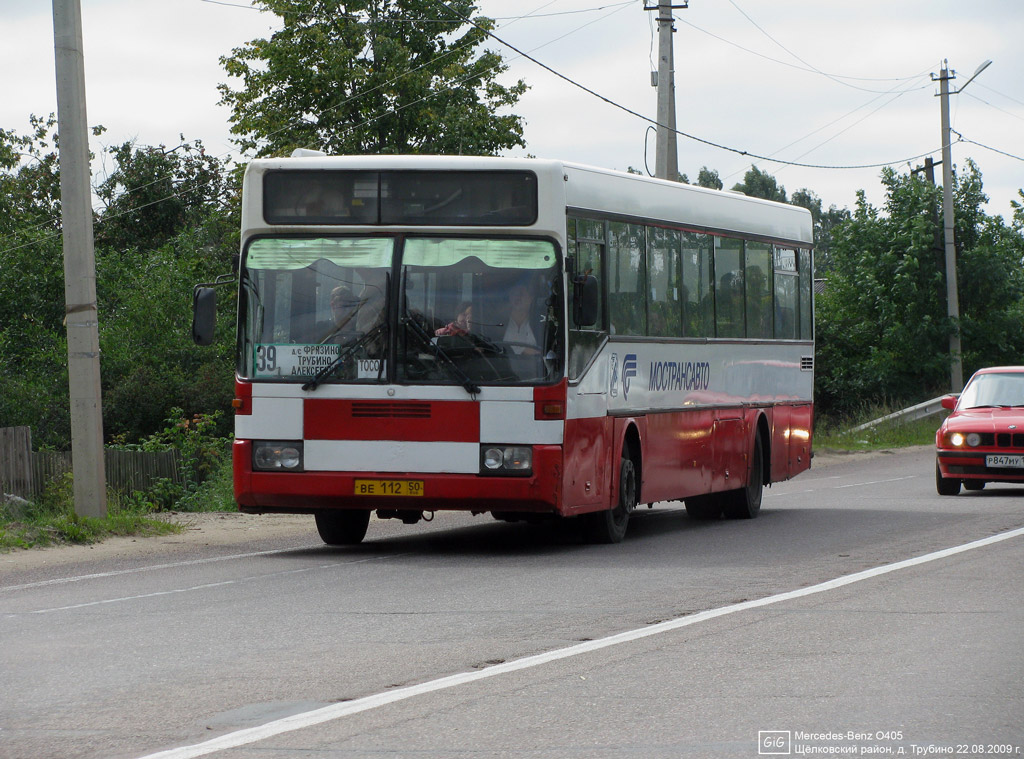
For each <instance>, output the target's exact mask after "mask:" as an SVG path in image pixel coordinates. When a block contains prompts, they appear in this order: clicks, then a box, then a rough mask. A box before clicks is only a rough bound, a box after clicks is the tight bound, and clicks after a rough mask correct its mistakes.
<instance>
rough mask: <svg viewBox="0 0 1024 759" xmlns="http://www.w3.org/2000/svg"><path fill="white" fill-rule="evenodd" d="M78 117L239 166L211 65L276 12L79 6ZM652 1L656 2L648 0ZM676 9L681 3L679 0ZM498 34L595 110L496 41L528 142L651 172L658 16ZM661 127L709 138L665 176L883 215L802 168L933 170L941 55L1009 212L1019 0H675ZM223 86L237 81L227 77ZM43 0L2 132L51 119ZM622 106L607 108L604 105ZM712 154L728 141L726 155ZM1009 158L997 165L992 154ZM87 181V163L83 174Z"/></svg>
mask: <svg viewBox="0 0 1024 759" xmlns="http://www.w3.org/2000/svg"><path fill="white" fill-rule="evenodd" d="M80 1H81V6H82V14H83V19H84V45H85V67H86V88H87V96H88V119H89V123H90V124H102V125H103V126H105V127H106V128H107V131H106V133H105V134H103V135H102V136H100V137H99V138H94V139H93V143H92V148H93V150H94V152H96V153H101V152H102V149H103V147H104V146H106V145H117V144H120V143H122V142H124V141H126V140H131V139H135V140H138V142H139V143H141V144H165V145H169V146H170V145H175V144H177V143H178V141H179V135H180V134H184V136H185V138H186V139H187V140H190V141H191V140H195V139H200V140H202V141H203V143H204V144H205V145H206V146H207V148H208V150H210V151H211V152H213V153H215V154H217V155H222V156H225V157H226V156H229V155H231V156H233V157H236V158H237V157H238V156H237V154H236V153H235V151H234V150H233V146H232V143H231V135H230V133H229V131H228V129H229V122H228V116H229V114H228V111H227V109H225V108H224V107H221V106H218V105H217V101H218V99H219V97H218V92H217V89H216V86H217V84H218V83H220V82H224V81H226V79H227V77H226V75H225V74H224V72H223V69H222V68H221V67H220V64H219V63H218V58H219V56H221V55H225V54H229V53H230V52H231V50H232V49H233V48H234V47H237V46H239V45H241V44H243V43H245V42H247V41H249V40H252V39H255V38H257V37H263V36H268V35H269V34H270V33H272V31H273V29H274V28H275V17H273V16H271V15H269V14H265V13H260V12H257V11H254V10H252V9H251V8H250V7H248V5H249V3H248V1H247V0H218V1H217V2H214V1H213V0H80ZM649 2H651V3H654V2H655V0H649ZM676 3H677V4H680V3H681V0H676ZM478 5H479V7H480V10H481V12H482V13H483V14H484V15H487V16H490V17H492V18H496V19H498V28H497V29H496V30H495V31H496V34H497V35H498V36H499V37H500V38H502V39H503V40H505V41H507V42H509V43H511V44H512V45H514V46H515V47H517V48H519V49H520V50H522V51H524V52H526V53H528V54H530V55H532V56H533V57H535V58H537V59H538V60H540V61H542V62H543V63H545V64H546V65H548V66H550V67H551V68H553V69H555V70H556V71H558V72H559V73H561V74H563V75H564V76H565V77H567V78H568V79H571V80H574V81H576V82H579V83H580V84H582V85H584V86H586V87H587V88H589V89H591V90H594V91H596V92H597V93H599V94H600V95H602V96H603V97H604V98H607V100H609V101H612V103H614V104H616V105H612V104H609V103H607V102H604V101H602V100H601V99H598V98H597V97H595V96H594V95H592V94H588V93H586V92H584V91H583V90H581V89H578V88H577V87H575V86H573V85H572V84H570V83H568V82H566V81H564V80H562V79H560V78H559V77H557V76H555V75H553V74H551V73H549V72H548V71H545V70H544V69H543V68H540V67H539V66H537V65H536V64H535V63H533V62H531V61H529V60H527V59H525V58H521V57H519V56H518V55H517V54H516V53H514V52H512V51H511V50H509V49H507V48H503V47H502V46H501V45H500V44H499V43H498V42H493V41H492V42H491V43H489V44H488V47H489V48H490V49H494V50H497V51H499V52H501V53H502V54H504V55H505V56H506V58H507V59H508V61H509V63H510V70H509V72H508V74H507V75H506V76H507V78H509V79H512V80H514V79H516V78H522V79H524V80H526V82H527V83H528V84H529V85H530V87H531V89H530V91H529V92H528V93H527V94H526V95H525V96H524V97H523V98H522V100H521V101H520V104H519V106H518V107H517V108H516V112H517V113H519V114H520V115H522V116H523V117H524V118H525V120H526V134H525V137H526V141H527V148H526V149H525V150H517V151H515V154H520V155H521V154H525V153H529V154H532V155H536V156H538V157H543V158H560V159H565V160H571V161H575V162H581V163H588V164H593V165H597V166H606V167H610V168H618V169H625V168H627V167H630V166H632V167H635V168H637V169H641V170H642V169H643V167H644V165H645V161H646V164H647V166H649V167H650V169H651V170H652V171H653V169H654V136H653V133H651V134H650V135H648V134H647V133H648V122H646V121H643V120H642V119H640V118H638V117H636V116H633V115H630V114H629V113H627V112H626V111H625V110H623V109H622V108H625V109H629V110H632V111H636V112H638V113H640V114H643V115H645V116H648V117H649V118H652V119H653V118H654V117H655V116H656V95H655V90H654V89H653V88H652V87H651V74H650V72H651V70H652V68H655V67H656V61H657V34H656V29H655V24H654V18H653V17H654V16H655V15H656V14H654V13H650V12H645V11H644V9H643V2H642V0H631V1H630V2H621V0H479V2H478ZM675 14H676V17H677V23H676V29H677V31H676V34H675V35H674V41H675V60H676V104H677V127H678V128H679V129H680V130H681V131H683V132H686V133H687V134H689V135H693V136H695V137H698V138H701V139H703V140H706V141H708V142H712V143H716V144H718V145H720V146H723V147H721V148H716V147H711V146H708V145H705V144H702V143H700V142H697V141H695V140H691V139H687V138H685V137H680V138H679V170H680V171H681V172H683V173H685V174H688V175H689V177H690V178H691V180H693V181H696V177H697V173H698V172H699V171H700V168H701V167H702V166H708V167H709V168H711V169H716V170H717V171H718V172H719V173H720V175H721V177H722V179H723V181H724V182H725V185H726V187H731V186H732V185H733V184H735V183H736V182H739V181H742V179H743V174H744V172H745V171H746V170H747V169H748V168H749V167H750V165H751V163H756V164H757V165H758V167H759V168H760V169H762V170H764V171H767V172H769V173H771V174H773V175H774V176H775V177H776V179H777V180H778V182H779V183H780V184H782V185H784V186H785V188H786V191H787V192H788V193H789V194H792V193H793V192H794V191H795V190H798V189H801V188H809V189H811V190H812V191H814V192H816V193H817V194H818V195H819V196H820V197H821V198H822V200H823V201H824V202H825V204H826V206H827V205H837V206H840V207H843V206H846V207H850V208H852V207H853V205H854V203H855V202H856V193H857V191H858V190H864V191H865V192H866V193H867V196H868V199H869V201H870V202H872V203H873V204H874V205H876V206H879V205H881V203H882V202H883V200H884V196H883V193H882V189H881V185H880V182H879V175H880V171H881V170H880V169H879V168H864V169H842V168H807V167H800V166H792V165H786V164H783V163H775V162H772V161H766V160H753V159H751V157H750V156H749V155H746V156H745V155H741V154H740V153H739V152H734V151H746V152H747V153H748V154H757V155H761V156H769V157H772V158H777V159H780V160H782V161H789V162H793V163H799V164H813V165H816V166H824V167H846V166H860V165H870V164H880V163H892V164H893V165H894V166H895V167H896V168H897V169H899V170H901V171H906V170H908V160H910V161H911V162H912V163H913V164H914V165H920V164H921V163H922V162H923V158H922V157H921V156H923V154H927V153H932V154H934V156H935V158H936V160H938V159H939V150H940V148H941V141H942V135H941V128H940V115H939V99H938V98H937V97H935V93H936V92H937V91H938V86H937V84H936V83H934V82H933V81H932V80H931V77H930V74H938V72H939V70H940V68H941V65H942V61H943V59H948V61H949V66H950V68H951V69H953V70H954V71H955V72H956V75H957V79H956V80H955V81H954V82H953V83H952V84H953V87H954V88H956V87H959V86H960V85H962V84H963V83H965V82H966V81H967V79H969V78H970V76H971V74H972V73H973V72H974V71H975V69H976V68H977V67H978V66H979V64H981V63H982V62H983V61H985V60H988V59H991V60H992V61H993V63H992V65H991V66H990V67H989V68H988V69H987V70H985V71H984V72H983V73H982V74H981V75H980V76H979V77H978V78H977V79H975V80H974V81H973V82H971V83H970V85H969V86H968V87H967V88H966V89H965V90H964V92H962V93H960V94H957V95H954V96H953V97H952V98H951V113H952V126H953V128H954V129H955V130H957V132H959V133H960V134H962V136H963V138H964V140H969V141H971V142H960V143H959V144H956V145H954V147H953V161H954V164H957V165H962V164H963V162H964V160H965V159H966V158H968V157H970V158H973V159H974V160H975V161H976V162H977V163H978V165H979V167H980V169H981V171H982V175H983V179H984V185H985V191H986V192H987V194H988V195H989V197H990V198H991V201H990V203H989V206H988V210H989V212H990V213H995V214H1002V215H1003V216H1004V217H1006V218H1007V219H1008V218H1009V216H1010V214H1011V208H1010V201H1011V200H1014V199H1019V198H1018V195H1017V191H1018V190H1019V189H1021V188H1022V187H1024V161H1022V158H1024V42H1022V40H1024V2H1021V0H970V2H962V1H961V2H953V1H952V0H860V1H859V2H836V1H835V0H770V1H769V0H691V2H690V7H689V8H688V9H685V10H676V11H675ZM234 86H237V83H234ZM54 93H55V84H54V73H53V27H52V17H51V4H50V2H46V1H45V0H0V95H2V96H0V129H14V130H15V131H16V132H18V133H24V132H26V131H27V130H28V117H29V114H31V113H35V114H47V113H50V112H51V111H55V110H56V96H55V94H54ZM617 105H618V106H622V108H619V107H616V106H617ZM724 148H730V149H731V150H727V149H724ZM1005 154H1009V155H1005ZM96 170H97V171H99V172H101V171H102V167H101V166H98V167H97V168H96Z"/></svg>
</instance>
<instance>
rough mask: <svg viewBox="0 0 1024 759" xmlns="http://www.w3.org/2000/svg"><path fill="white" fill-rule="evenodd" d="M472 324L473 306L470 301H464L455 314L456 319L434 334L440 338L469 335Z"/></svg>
mask: <svg viewBox="0 0 1024 759" xmlns="http://www.w3.org/2000/svg"><path fill="white" fill-rule="evenodd" d="M472 322H473V304H472V303H470V302H469V301H463V302H462V303H460V304H459V307H458V309H457V310H456V312H455V319H454V320H453V321H450V322H448V324H446V325H445V326H443V327H440V328H439V329H437V330H436V331H435V332H434V334H435V335H437V336H439V337H440V336H445V335H468V334H469V330H470V326H471V324H472ZM435 323H436V322H435Z"/></svg>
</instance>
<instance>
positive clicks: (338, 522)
mask: <svg viewBox="0 0 1024 759" xmlns="http://www.w3.org/2000/svg"><path fill="white" fill-rule="evenodd" d="M369 525H370V512H369V511H368V510H366V509H351V510H350V509H341V510H338V511H318V512H317V513H316V531H317V532H319V533H320V539H321V540H322V541H324V543H326V544H327V545H329V546H354V545H357V544H358V543H361V542H362V541H363V538H364V537H366V529H367V527H369Z"/></svg>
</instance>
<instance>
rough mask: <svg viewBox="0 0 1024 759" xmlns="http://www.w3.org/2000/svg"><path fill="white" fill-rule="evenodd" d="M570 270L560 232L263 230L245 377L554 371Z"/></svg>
mask: <svg viewBox="0 0 1024 759" xmlns="http://www.w3.org/2000/svg"><path fill="white" fill-rule="evenodd" d="M395 271H398V272H400V276H398V277H397V278H396V277H392V272H395ZM559 272H560V267H559V266H558V265H557V255H556V252H555V246H554V244H553V243H552V242H551V241H549V240H516V239H507V238H500V239H477V238H473V239H469V238H439V237H408V238H404V240H403V239H400V238H395V237H384V236H381V237H362V238H358V237H323V238H310V237H277V238H274V237H264V238H258V239H255V240H253V241H252V242H251V243H250V245H249V246H248V248H247V251H246V256H245V260H244V263H243V270H242V278H241V279H242V287H241V290H240V292H241V303H240V304H239V306H240V314H241V323H240V341H241V344H240V348H241V349H240V351H239V367H238V369H239V375H240V376H242V377H243V378H249V379H257V380H259V379H274V380H283V381H295V382H301V383H304V384H305V385H306V386H307V388H308V389H312V388H314V387H316V386H317V385H319V384H322V383H339V382H340V383H381V382H400V383H403V384H415V383H428V384H447V385H451V384H456V385H463V386H465V387H467V389H469V388H471V387H474V386H476V385H486V384H536V383H540V382H551V381H555V380H557V379H558V378H559V377H560V376H561V372H562V365H563V361H562V354H563V353H564V346H563V345H562V336H561V332H560V330H561V327H560V325H561V313H562V303H561V298H560V295H559V293H560V287H561V282H560V280H559V279H558V277H559ZM393 305H394V307H393ZM395 325H398V328H397V329H396V328H395Z"/></svg>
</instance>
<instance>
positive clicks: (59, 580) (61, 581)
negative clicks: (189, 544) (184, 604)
mask: <svg viewBox="0 0 1024 759" xmlns="http://www.w3.org/2000/svg"><path fill="white" fill-rule="evenodd" d="M319 545H320V544H319V543H317V544H316V545H312V544H311V545H308V546H295V547H293V548H276V549H274V550H273V551H253V552H252V553H235V554H231V555H229V556H212V557H210V558H207V559H189V560H187V561H172V562H170V563H169V564H150V565H148V566H145V567H136V568H134V569H118V570H116V571H112V572H96V573H94V574H88V575H72V576H70V577H55V578H53V579H52V580H40V581H38V582H27V583H25V584H24V585H7V586H0V593H2V592H4V591H8V590H26V589H28V588H44V587H46V586H47V585H66V584H68V583H72V582H82V581H83V580H96V579H102V578H104V577H120V576H121V575H130V574H135V573H137V572H152V571H154V570H157V569H174V568H175V567H193V566H198V565H199V564H212V563H214V562H217V561H232V560H234V559H249V558H252V557H254V556H272V555H273V554H276V553H288V552H289V551H302V550H306V549H310V548H316V547H318V546H319Z"/></svg>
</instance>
